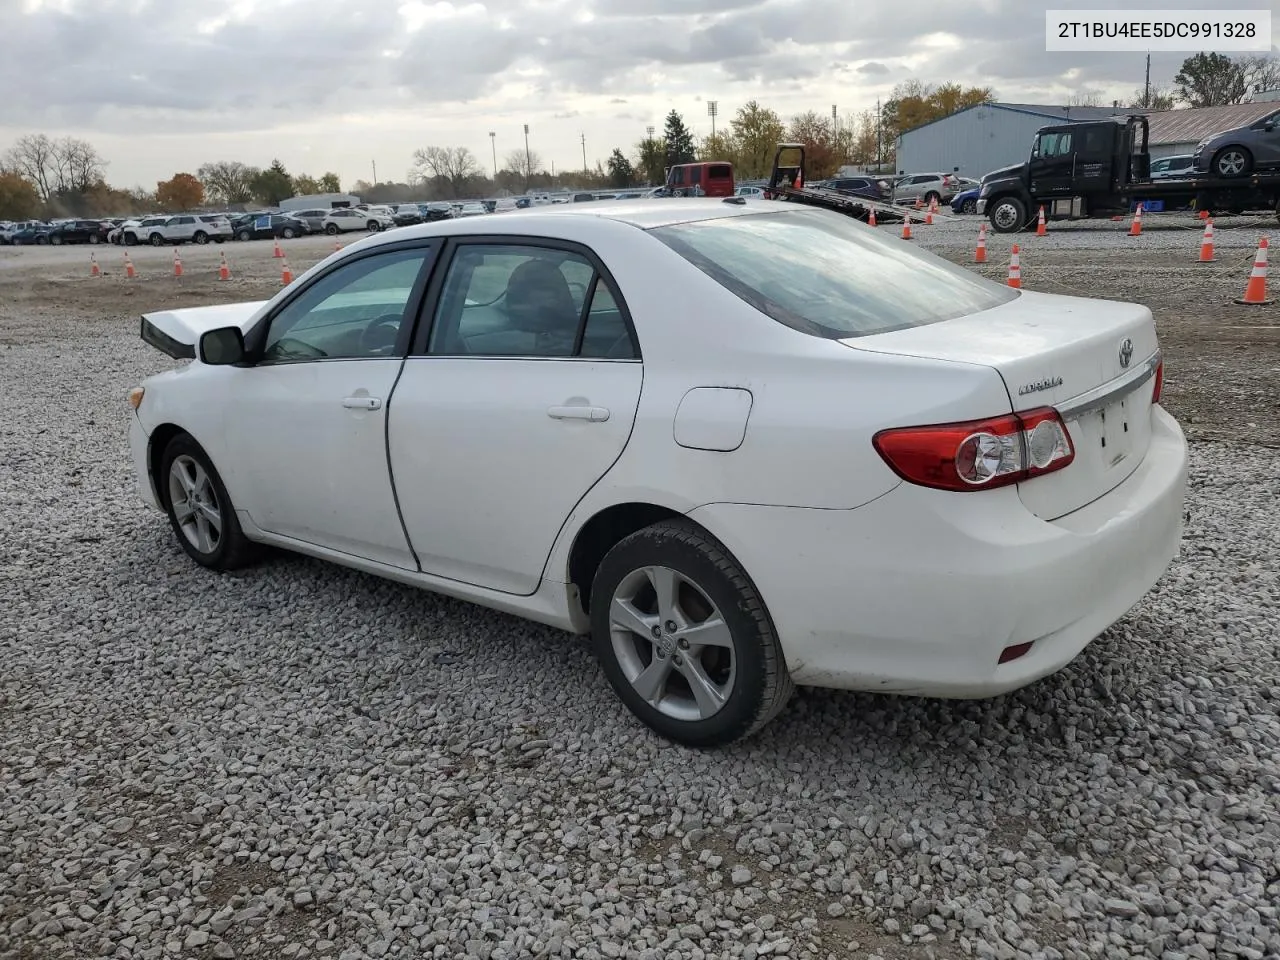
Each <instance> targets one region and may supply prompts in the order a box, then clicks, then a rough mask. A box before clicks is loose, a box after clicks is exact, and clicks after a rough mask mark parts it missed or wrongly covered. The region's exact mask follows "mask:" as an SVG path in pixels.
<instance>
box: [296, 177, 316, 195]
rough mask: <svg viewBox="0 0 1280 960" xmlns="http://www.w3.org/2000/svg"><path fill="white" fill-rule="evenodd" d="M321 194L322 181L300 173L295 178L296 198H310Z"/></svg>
mask: <svg viewBox="0 0 1280 960" xmlns="http://www.w3.org/2000/svg"><path fill="white" fill-rule="evenodd" d="M320 192H321V191H320V181H319V180H317V179H316V178H315V177H309V176H307V175H306V174H305V173H300V174H298V175H297V176H295V177H294V178H293V195H294V196H295V197H309V196H313V195H314V194H317V193H320Z"/></svg>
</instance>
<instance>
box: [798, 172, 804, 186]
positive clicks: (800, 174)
mask: <svg viewBox="0 0 1280 960" xmlns="http://www.w3.org/2000/svg"><path fill="white" fill-rule="evenodd" d="M796 189H797V190H803V189H804V171H803V170H797V171H796Z"/></svg>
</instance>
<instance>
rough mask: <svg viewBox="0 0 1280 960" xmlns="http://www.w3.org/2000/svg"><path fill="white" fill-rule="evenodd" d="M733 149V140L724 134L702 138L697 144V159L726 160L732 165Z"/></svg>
mask: <svg viewBox="0 0 1280 960" xmlns="http://www.w3.org/2000/svg"><path fill="white" fill-rule="evenodd" d="M733 148H734V144H733V139H732V138H731V137H729V136H727V135H726V134H723V133H716V134H715V135H713V136H709V137H703V138H702V142H701V143H699V144H698V159H699V160H702V161H708V160H728V161H729V162H730V163H732V162H733Z"/></svg>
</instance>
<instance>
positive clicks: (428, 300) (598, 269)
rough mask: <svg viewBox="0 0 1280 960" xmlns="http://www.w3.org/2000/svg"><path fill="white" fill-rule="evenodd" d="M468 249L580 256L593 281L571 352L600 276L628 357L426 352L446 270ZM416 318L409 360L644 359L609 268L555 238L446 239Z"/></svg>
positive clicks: (577, 342)
mask: <svg viewBox="0 0 1280 960" xmlns="http://www.w3.org/2000/svg"><path fill="white" fill-rule="evenodd" d="M468 246H505V247H516V246H518V247H541V248H544V249H548V250H560V251H562V252H565V253H573V254H577V255H578V256H580V257H582V258H583V259H584V260H586V261H587V263H589V264H590V265H591V267H592V269H594V270H595V277H596V278H595V279H593V280H592V282H591V286H590V288H589V289H588V290H587V294H588V296H586V297H585V298H584V299H583V301H582V308H583V311H584V316H580V317H579V319H578V332H577V334H576V335H575V338H574V353H575V354H576V353H577V352H578V350H579V349H580V347H581V343H580V339H581V337H583V336H584V335H585V331H586V324H585V322H584V321H585V314H587V313H590V310H591V301H592V299H593V297H594V296H595V287H596V283H597V282H598V278H600V277H603V278H604V280H605V283H606V284H608V286H609V289H610V292H611V293H612V294H613V299H614V303H615V304H616V306H617V307H618V312H619V313H620V314H622V322H623V323H624V324H625V325H626V328H627V335H628V336H629V337H630V338H631V352H632V353H633V354H634V356H631V357H579V356H572V357H528V356H519V355H501V356H498V355H489V354H483V353H429V352H428V351H427V345H428V344H429V343H430V342H431V333H432V330H433V329H434V327H435V322H436V313H437V311H438V310H439V307H440V299H441V294H442V292H443V291H444V284H445V281H446V280H447V279H448V276H449V270H450V269H451V268H452V267H453V261H454V259H455V257H456V256H457V253H458V248H459V247H468ZM418 311H419V312H418V317H417V319H416V322H415V323H414V324H413V330H414V332H413V339H412V341H411V343H410V346H409V352H408V357H409V359H416V360H540V361H544V362H545V361H550V362H552V363H563V362H565V361H573V362H575V363H643V362H644V358H643V355H642V353H641V350H640V338H639V337H638V336H636V328H635V323H634V322H633V321H632V319H631V310H630V308H629V307H628V306H627V300H626V298H625V297H624V296H623V295H622V290H621V288H620V287H619V286H618V281H617V280H615V279H614V276H613V274H612V273H611V272H610V271H609V268H608V267H606V266H605V264H604V261H603V260H601V259H600V257H599V256H597V255H596V252H595V251H594V250H592V249H591V248H590V247H587V246H585V245H584V244H581V243H577V242H575V241H573V240H561V239H560V238H558V237H536V236H526V235H524V234H516V233H496V234H489V233H486V234H474V235H470V236H461V237H449V238H448V239H447V240H446V241H445V244H444V249H443V250H441V252H440V256H439V257H438V258H437V260H436V266H435V267H434V268H433V270H432V271H431V281H430V283H429V284H428V285H427V291H426V295H425V296H424V297H423V299H422V302H421V304H420V306H419V308H418Z"/></svg>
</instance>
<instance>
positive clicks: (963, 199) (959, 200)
mask: <svg viewBox="0 0 1280 960" xmlns="http://www.w3.org/2000/svg"><path fill="white" fill-rule="evenodd" d="M981 192H982V184H978V185H977V186H975V187H966V188H965V189H964V190H961V191H960V192H959V193H957V194H956V195H955V196H954V197H952V198H951V210H952V212H953V213H977V212H978V194H979V193H981Z"/></svg>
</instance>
